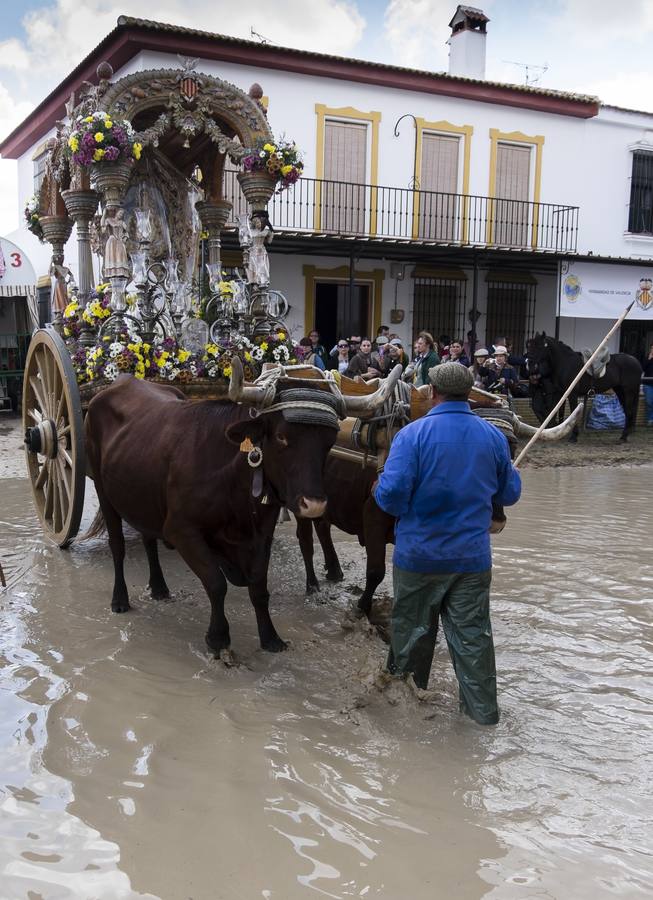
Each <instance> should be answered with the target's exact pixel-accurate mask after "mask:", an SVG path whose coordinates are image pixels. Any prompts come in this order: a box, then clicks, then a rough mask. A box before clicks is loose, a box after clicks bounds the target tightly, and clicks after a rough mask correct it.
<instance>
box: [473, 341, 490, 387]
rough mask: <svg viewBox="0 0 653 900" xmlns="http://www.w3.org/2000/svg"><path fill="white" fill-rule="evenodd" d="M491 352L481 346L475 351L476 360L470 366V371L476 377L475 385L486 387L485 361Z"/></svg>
mask: <svg viewBox="0 0 653 900" xmlns="http://www.w3.org/2000/svg"><path fill="white" fill-rule="evenodd" d="M489 355H490V354H489V352H488V351H487V350H486V349H485V347H479V348H478V350H475V351H474V362H473V363H472V364H471V366H470V367H469V371H470V372H471V373H472V375H473V377H474V387H477V388H484V387H485V380H484V379H485V374H486V371H487V370H486V369H485V362H486V360H487V358H488V356H489Z"/></svg>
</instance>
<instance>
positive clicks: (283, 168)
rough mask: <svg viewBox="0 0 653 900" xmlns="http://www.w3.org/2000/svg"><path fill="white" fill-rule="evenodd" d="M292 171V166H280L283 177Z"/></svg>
mask: <svg viewBox="0 0 653 900" xmlns="http://www.w3.org/2000/svg"><path fill="white" fill-rule="evenodd" d="M290 172H292V166H281V174H282V175H283V176H284V177H285V176H286V175H288V174H289V173H290Z"/></svg>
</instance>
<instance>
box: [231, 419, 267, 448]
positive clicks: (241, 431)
mask: <svg viewBox="0 0 653 900" xmlns="http://www.w3.org/2000/svg"><path fill="white" fill-rule="evenodd" d="M265 419H266V417H265V416H258V417H256V418H254V419H243V420H242V422H234V423H233V424H232V425H229V426H228V427H227V429H226V431H225V434H226V435H227V440H229V441H231V443H232V444H238V446H240V445H241V444H242V443H243V441H245V440H247V438H249V440H250V441H251V442H252V444H260V443H261V440H262V439H263V435H264V434H265V429H266V426H267V423H266V421H265Z"/></svg>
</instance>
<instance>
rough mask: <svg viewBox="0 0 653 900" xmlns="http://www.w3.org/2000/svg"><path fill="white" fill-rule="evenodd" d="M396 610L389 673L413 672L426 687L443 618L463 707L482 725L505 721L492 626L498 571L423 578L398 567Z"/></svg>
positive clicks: (432, 575) (422, 575)
mask: <svg viewBox="0 0 653 900" xmlns="http://www.w3.org/2000/svg"><path fill="white" fill-rule="evenodd" d="M393 580H394V606H393V609H392V640H391V649H390V655H389V657H388V671H389V672H392V673H393V674H401V675H406V674H408V673H409V672H410V673H412V675H413V678H414V680H415V684H416V685H417V687H420V688H426V687H427V684H428V680H429V674H430V671H431V663H432V661H433V651H434V650H435V639H436V636H437V633H438V618H439V617H441V618H442V626H443V628H444V633H445V637H446V639H447V645H448V647H449V655H450V656H451V662H452V663H453V667H454V671H455V673H456V677H457V678H458V685H459V687H460V695H459V696H460V709H461V711H462V712H464V713H466V714H467V715H468V716H471V718H472V719H474V720H475V721H476V722H479V723H480V724H481V725H495V724H496V723H497V722H498V721H499V708H498V706H497V680H496V668H495V664H494V643H493V641H492V626H491V624H490V582H491V580H492V572H491V571H487V572H468V573H464V574H462V573H459V574H423V573H420V572H409V571H407V570H406V569H399V568H397V566H395V567H394V571H393Z"/></svg>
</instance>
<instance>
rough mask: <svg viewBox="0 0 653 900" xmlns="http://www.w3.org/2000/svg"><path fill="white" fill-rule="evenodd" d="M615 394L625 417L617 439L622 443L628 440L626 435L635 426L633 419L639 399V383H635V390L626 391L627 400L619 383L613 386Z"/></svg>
mask: <svg viewBox="0 0 653 900" xmlns="http://www.w3.org/2000/svg"><path fill="white" fill-rule="evenodd" d="M613 390H614V392H615V394H616V395H617V399H618V400H619V403H621V406H622V409H623V411H624V416H625V417H626V421H625V422H624V428H623V431H622V432H621V436H620V438H619V440H620V441H621V442H623V443H626V442H627V441H628V436H629V435H630V433H631V431H632V430H633V428H634V426H635V419H636V417H637V401H638V400H639V384H638V385H637V392H636V393H634V392H631V391H629V392H628V400H626V389H625V388H624V387H623V385H621V384H616V385H615V386H614V388H613Z"/></svg>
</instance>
